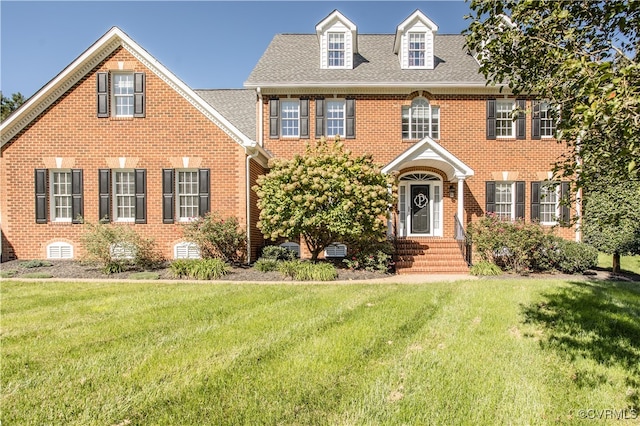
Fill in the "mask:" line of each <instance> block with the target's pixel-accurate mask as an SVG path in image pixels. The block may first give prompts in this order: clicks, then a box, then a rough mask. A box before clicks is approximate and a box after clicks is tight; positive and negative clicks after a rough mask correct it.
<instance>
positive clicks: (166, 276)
mask: <svg viewBox="0 0 640 426" xmlns="http://www.w3.org/2000/svg"><path fill="white" fill-rule="evenodd" d="M47 262H48V263H51V266H39V267H35V268H27V267H25V265H24V264H25V261H24V260H11V261H9V262H3V263H2V264H0V270H1V271H3V272H5V273H6V272H7V271H16V273H15V275H13V278H24V277H25V275H30V274H40V273H42V274H48V275H51V279H58V278H59V279H67V278H73V279H110V280H111V279H113V280H119V279H121V280H126V279H129V276H130V275H131V274H135V273H137V272H140V271H134V270H130V271H125V272H120V273H117V274H110V275H106V274H104V273H103V272H102V270H101V269H100V268H98V267H96V266H94V265H89V264H86V263H82V262H79V261H74V260H47ZM152 272H155V273H157V274H158V275H159V279H162V280H176V281H180V280H186V278H176V277H175V276H173V274H172V273H171V270H170V269H169V267H168V266H165V267H162V268H158V269H154V270H153V271H152ZM385 276H388V275H386V274H383V273H380V272H369V271H352V270H349V269H341V268H338V278H337V279H338V280H341V281H351V280H369V279H375V278H384V277H385ZM221 280H222V281H244V282H246V281H268V282H275V281H283V282H286V281H290V279H287V278H284V277H283V276H282V274H280V273H279V272H276V271H273V272H260V271H258V270H256V269H254V268H251V267H234V268H232V270H231V272H230V273H229V274H228V275H226V276H225V277H224V278H222V279H221Z"/></svg>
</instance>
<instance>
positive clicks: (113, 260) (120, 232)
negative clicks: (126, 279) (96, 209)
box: [80, 222, 164, 274]
mask: <svg viewBox="0 0 640 426" xmlns="http://www.w3.org/2000/svg"><path fill="white" fill-rule="evenodd" d="M80 239H81V241H82V244H83V245H84V247H85V249H86V252H87V254H86V258H85V260H86V261H89V262H94V263H97V264H99V265H101V266H102V270H103V272H104V273H105V274H112V273H117V272H123V271H125V270H126V269H128V268H129V267H134V266H135V267H139V268H154V267H156V266H158V265H159V264H160V263H161V262H162V261H163V260H164V259H163V258H162V255H161V254H160V253H159V252H158V251H157V249H156V247H155V244H154V242H153V240H152V239H147V238H143V237H141V236H140V235H138V233H137V232H136V231H135V230H134V229H133V228H132V227H130V226H128V225H116V224H112V223H96V224H92V223H89V222H85V224H84V233H83V234H82V236H81V237H80ZM114 247H117V248H120V249H121V251H120V252H116V251H114ZM125 251H126V255H125V256H123V253H124V252H125Z"/></svg>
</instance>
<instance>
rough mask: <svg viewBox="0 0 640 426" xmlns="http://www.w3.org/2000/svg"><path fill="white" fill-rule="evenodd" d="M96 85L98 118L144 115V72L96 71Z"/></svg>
mask: <svg viewBox="0 0 640 426" xmlns="http://www.w3.org/2000/svg"><path fill="white" fill-rule="evenodd" d="M96 86H97V87H96V92H97V115H98V118H107V117H118V118H129V117H144V116H145V108H146V107H145V105H146V96H145V91H146V87H145V86H146V80H145V74H144V73H142V72H124V71H118V72H111V73H110V72H98V73H97V85H96Z"/></svg>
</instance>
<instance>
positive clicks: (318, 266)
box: [294, 262, 338, 281]
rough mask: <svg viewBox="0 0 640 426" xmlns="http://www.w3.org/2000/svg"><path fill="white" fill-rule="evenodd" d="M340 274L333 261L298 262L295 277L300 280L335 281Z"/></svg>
mask: <svg viewBox="0 0 640 426" xmlns="http://www.w3.org/2000/svg"><path fill="white" fill-rule="evenodd" d="M337 276H338V271H336V267H335V266H333V265H332V264H331V263H313V262H298V264H297V265H296V267H295V273H294V278H295V279H296V280H298V281H333V280H335V279H336V277H337Z"/></svg>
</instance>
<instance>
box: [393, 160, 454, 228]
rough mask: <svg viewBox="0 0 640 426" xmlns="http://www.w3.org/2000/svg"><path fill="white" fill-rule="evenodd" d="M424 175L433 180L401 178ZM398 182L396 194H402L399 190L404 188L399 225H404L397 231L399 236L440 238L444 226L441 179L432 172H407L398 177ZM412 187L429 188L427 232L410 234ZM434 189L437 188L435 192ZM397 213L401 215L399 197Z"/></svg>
mask: <svg viewBox="0 0 640 426" xmlns="http://www.w3.org/2000/svg"><path fill="white" fill-rule="evenodd" d="M416 173H420V174H424V175H429V176H432V177H434V178H435V179H425V180H404V181H403V180H402V177H404V176H407V175H411V174H416ZM398 178H399V180H398V194H400V193H401V192H402V189H401V188H404V196H405V205H404V217H401V218H400V219H401V221H400V223H402V224H404V227H402V229H400V230H399V236H402V237H442V236H443V230H444V226H443V225H444V224H443V217H444V216H443V215H444V196H445V193H444V182H443V181H442V177H440V176H439V175H438V174H436V173H432V172H408V173H403V174H402V175H400V176H399V177H398ZM414 185H427V186H429V198H430V199H429V232H426V233H424V232H422V233H414V232H411V208H410V205H411V202H412V200H411V187H412V186H414ZM436 188H438V189H437V190H436ZM398 212H399V215H402V213H403V206H402V205H401V200H400V197H398Z"/></svg>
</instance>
